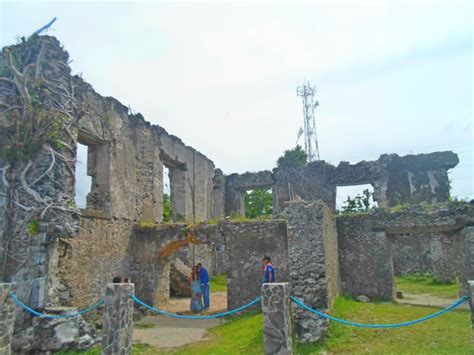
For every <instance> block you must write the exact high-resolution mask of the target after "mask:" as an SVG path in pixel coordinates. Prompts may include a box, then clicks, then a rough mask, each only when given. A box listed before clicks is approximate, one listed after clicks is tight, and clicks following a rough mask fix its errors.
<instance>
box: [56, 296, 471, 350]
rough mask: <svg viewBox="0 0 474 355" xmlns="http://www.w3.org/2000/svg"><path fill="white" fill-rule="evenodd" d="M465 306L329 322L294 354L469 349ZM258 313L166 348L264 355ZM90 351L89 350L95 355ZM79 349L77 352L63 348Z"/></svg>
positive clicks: (372, 312) (364, 306)
mask: <svg viewBox="0 0 474 355" xmlns="http://www.w3.org/2000/svg"><path fill="white" fill-rule="evenodd" d="M437 310H439V309H435V308H430V307H414V306H407V305H400V304H394V303H361V302H356V301H353V300H351V299H349V298H344V297H340V298H338V299H337V301H336V304H335V306H334V310H333V312H332V314H333V315H334V316H336V317H340V318H344V319H349V320H354V321H358V322H361V323H397V322H401V321H406V320H412V319H415V318H419V317H422V316H425V315H427V314H430V313H433V312H435V311H437ZM470 339H471V321H470V313H469V311H454V312H450V313H448V314H445V315H443V316H441V317H439V318H435V319H432V320H429V321H427V322H424V323H421V324H417V325H414V326H411V327H403V328H399V329H363V328H356V327H350V326H345V325H342V324H338V323H335V322H332V323H331V326H330V332H329V336H328V337H327V338H326V341H325V343H324V344H319V345H311V346H301V345H299V346H298V345H297V346H295V353H296V354H302V355H303V354H318V353H319V352H320V351H326V352H327V353H329V354H336V353H337V354H366V353H371V354H407V355H408V354H466V355H467V354H472V353H473V351H474V349H473V348H472V345H471V343H470ZM262 343H263V333H262V315H261V314H260V312H257V311H254V312H251V313H248V314H245V315H243V316H241V317H238V318H235V319H232V320H229V321H228V322H226V323H224V324H223V325H220V326H218V327H216V328H213V329H211V330H210V331H209V340H206V341H203V342H199V343H195V344H191V345H188V346H185V347H182V348H179V349H175V350H172V351H167V352H166V353H167V354H197V355H199V354H216V355H219V354H226V355H227V354H245V355H251V354H262V352H263V344H262ZM133 350H134V351H133V353H134V354H139V355H149V354H162V353H163V352H162V351H159V350H158V349H154V348H153V347H150V346H147V345H141V344H140V345H134V347H133ZM99 353H100V351H98V350H92V351H89V352H86V353H81V354H87V355H96V354H99ZM63 354H69V355H72V354H79V353H71V352H69V353H63Z"/></svg>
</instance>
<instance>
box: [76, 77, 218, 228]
mask: <svg viewBox="0 0 474 355" xmlns="http://www.w3.org/2000/svg"><path fill="white" fill-rule="evenodd" d="M74 79H75V82H76V85H77V89H76V93H77V97H78V99H79V100H80V101H81V102H82V104H83V105H85V107H87V114H85V115H84V117H83V118H82V119H81V124H80V129H79V142H81V143H84V144H87V145H88V146H89V152H91V151H92V152H97V153H96V159H93V160H92V164H93V165H94V166H95V167H92V168H91V169H88V170H89V172H90V175H92V176H93V183H92V191H91V193H90V194H89V196H88V198H87V200H88V201H87V202H88V205H87V208H91V209H96V210H101V211H106V212H108V213H110V215H111V216H113V217H118V218H126V219H132V220H138V219H143V220H147V221H161V220H162V214H163V210H162V204H163V165H165V166H167V167H168V168H169V171H170V185H171V186H170V187H171V201H172V211H173V217H174V219H177V220H185V219H186V220H195V221H202V220H205V219H208V218H210V217H211V215H212V198H213V183H212V178H213V176H214V164H213V163H212V161H210V160H209V159H207V158H206V157H205V156H204V155H202V154H201V153H199V152H197V151H196V150H195V149H193V148H191V147H188V146H186V145H184V144H183V142H182V141H181V140H180V139H179V138H177V137H175V136H172V135H170V134H168V133H167V132H166V131H165V130H164V129H163V128H161V127H159V126H156V125H153V126H152V125H150V124H149V123H148V122H146V121H145V120H144V118H143V117H142V116H141V115H140V114H137V115H129V114H128V108H127V107H125V106H124V105H122V104H121V103H120V102H118V101H117V100H115V99H113V98H105V97H102V96H100V95H98V94H97V93H95V92H94V91H93V89H92V87H91V86H90V85H88V84H87V83H85V82H83V81H82V80H81V79H80V78H78V77H74ZM89 156H91V153H90V154H89Z"/></svg>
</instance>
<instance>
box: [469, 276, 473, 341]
mask: <svg viewBox="0 0 474 355" xmlns="http://www.w3.org/2000/svg"><path fill="white" fill-rule="evenodd" d="M468 283H469V288H470V294H469V296H470V297H471V299H470V300H469V305H470V306H471V322H472V335H471V339H472V343H473V344H474V280H472V281H469V282H468Z"/></svg>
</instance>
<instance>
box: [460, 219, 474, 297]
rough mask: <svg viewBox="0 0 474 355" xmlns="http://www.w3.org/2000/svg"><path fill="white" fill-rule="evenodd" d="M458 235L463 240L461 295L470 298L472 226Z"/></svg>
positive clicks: (473, 276) (473, 248)
mask: <svg viewBox="0 0 474 355" xmlns="http://www.w3.org/2000/svg"><path fill="white" fill-rule="evenodd" d="M459 233H461V237H462V238H463V248H462V251H463V253H462V261H461V294H462V295H465V296H470V295H471V294H470V290H469V284H468V280H474V262H473V260H474V226H467V227H464V228H463V229H462V230H461V231H460V232H459Z"/></svg>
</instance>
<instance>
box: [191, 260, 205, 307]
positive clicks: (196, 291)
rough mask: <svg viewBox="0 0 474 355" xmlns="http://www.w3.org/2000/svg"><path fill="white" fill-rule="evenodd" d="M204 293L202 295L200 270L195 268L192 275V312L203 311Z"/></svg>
mask: <svg viewBox="0 0 474 355" xmlns="http://www.w3.org/2000/svg"><path fill="white" fill-rule="evenodd" d="M202 308H203V305H202V293H201V281H200V280H199V269H198V267H197V266H193V272H192V274H191V311H193V312H200V311H202Z"/></svg>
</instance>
